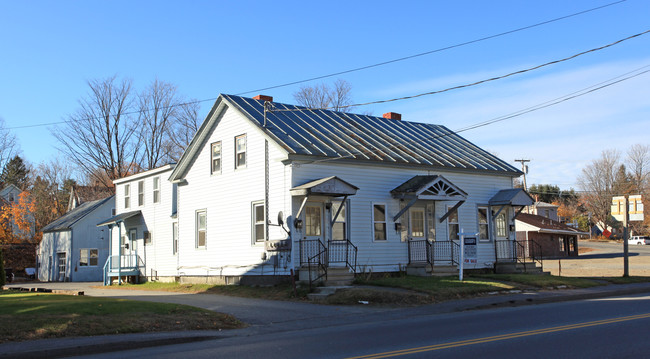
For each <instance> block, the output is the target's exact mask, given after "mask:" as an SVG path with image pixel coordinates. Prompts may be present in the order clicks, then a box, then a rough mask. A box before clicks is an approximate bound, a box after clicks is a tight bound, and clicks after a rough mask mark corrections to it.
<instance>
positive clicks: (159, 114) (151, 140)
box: [138, 79, 180, 169]
mask: <svg viewBox="0 0 650 359" xmlns="http://www.w3.org/2000/svg"><path fill="white" fill-rule="evenodd" d="M138 98H139V101H140V113H139V121H138V138H139V139H140V142H141V143H142V159H141V160H140V161H139V163H140V165H141V166H142V167H143V168H144V169H152V168H156V167H158V166H160V165H162V164H164V163H167V162H169V161H170V159H171V157H172V156H171V153H170V152H171V151H172V149H173V146H170V143H171V138H173V132H174V131H173V127H174V125H175V124H176V122H177V117H178V116H177V114H178V113H179V112H180V111H179V108H178V105H179V104H180V101H179V100H178V99H177V98H178V96H177V94H176V86H174V85H172V84H170V83H167V82H163V81H159V80H158V79H156V80H154V81H153V82H152V83H151V85H150V86H149V87H148V88H146V89H145V90H144V91H143V92H142V93H140V95H139V96H138Z"/></svg>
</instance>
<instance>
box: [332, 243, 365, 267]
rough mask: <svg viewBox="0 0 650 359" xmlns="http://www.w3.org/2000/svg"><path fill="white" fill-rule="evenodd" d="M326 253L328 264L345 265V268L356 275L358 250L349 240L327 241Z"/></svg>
mask: <svg viewBox="0 0 650 359" xmlns="http://www.w3.org/2000/svg"><path fill="white" fill-rule="evenodd" d="M327 251H328V255H327V257H328V262H329V263H345V266H346V267H348V268H350V269H352V272H353V273H354V274H356V273H357V254H358V251H359V250H358V248H357V247H356V246H355V245H354V244H352V242H350V240H349V239H345V240H329V241H327Z"/></svg>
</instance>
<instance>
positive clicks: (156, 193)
mask: <svg viewBox="0 0 650 359" xmlns="http://www.w3.org/2000/svg"><path fill="white" fill-rule="evenodd" d="M153 203H160V176H157V177H154V178H153Z"/></svg>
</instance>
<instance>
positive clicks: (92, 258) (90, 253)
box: [79, 248, 99, 267]
mask: <svg viewBox="0 0 650 359" xmlns="http://www.w3.org/2000/svg"><path fill="white" fill-rule="evenodd" d="M98 254H99V253H98V250H97V249H89V248H82V249H80V250H79V266H80V267H88V266H92V267H96V266H97V258H98V257H99V256H98Z"/></svg>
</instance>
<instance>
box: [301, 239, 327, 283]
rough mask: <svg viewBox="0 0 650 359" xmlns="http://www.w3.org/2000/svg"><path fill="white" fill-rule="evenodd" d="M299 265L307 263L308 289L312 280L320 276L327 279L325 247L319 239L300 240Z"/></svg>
mask: <svg viewBox="0 0 650 359" xmlns="http://www.w3.org/2000/svg"><path fill="white" fill-rule="evenodd" d="M300 265H301V266H304V265H307V271H308V272H309V289H311V286H312V284H313V283H314V282H316V281H318V280H320V279H321V278H323V277H324V278H325V279H327V266H328V258H327V248H326V247H325V245H324V244H323V242H321V241H320V239H310V240H302V241H300ZM312 272H316V273H315V274H314V273H312Z"/></svg>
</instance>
